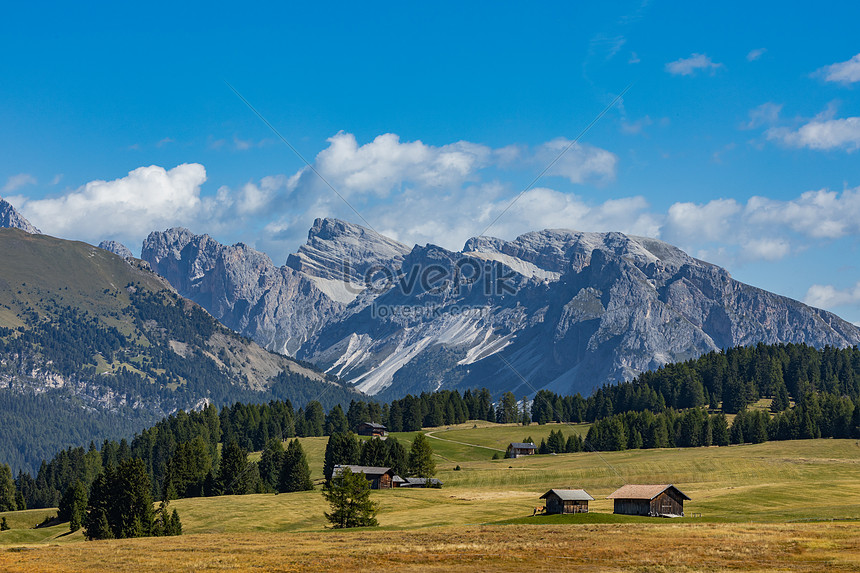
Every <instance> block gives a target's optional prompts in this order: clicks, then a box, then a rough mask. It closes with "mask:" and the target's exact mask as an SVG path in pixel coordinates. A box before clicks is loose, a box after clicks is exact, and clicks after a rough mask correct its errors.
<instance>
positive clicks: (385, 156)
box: [308, 132, 491, 196]
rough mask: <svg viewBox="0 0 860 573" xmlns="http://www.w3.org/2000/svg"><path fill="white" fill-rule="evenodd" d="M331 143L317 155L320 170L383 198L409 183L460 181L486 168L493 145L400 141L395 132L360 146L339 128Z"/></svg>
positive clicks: (339, 183)
mask: <svg viewBox="0 0 860 573" xmlns="http://www.w3.org/2000/svg"><path fill="white" fill-rule="evenodd" d="M328 141H329V143H330V145H329V147H328V148H327V149H324V150H323V151H321V152H320V153H319V154H318V155H317V157H316V168H317V170H318V171H319V172H320V173H321V174H322V175H323V177H325V178H326V180H328V181H329V182H330V183H331V184H332V185H334V187H335V188H336V189H338V191H340V192H342V193H345V194H352V193H370V194H374V195H378V196H385V195H387V194H388V193H389V192H391V191H392V190H393V189H395V188H400V187H401V186H403V185H404V184H410V183H411V184H412V185H415V186H418V187H422V188H440V187H448V186H454V185H460V184H462V183H463V182H465V181H467V180H469V179H470V178H471V177H472V176H473V175H474V173H475V171H476V170H477V169H480V168H482V167H484V166H486V165H487V162H488V160H489V158H490V155H491V150H490V148H489V147H486V146H484V145H478V144H475V143H469V142H467V141H458V142H456V143H452V144H449V145H443V146H441V147H435V146H432V145H425V144H424V143H422V142H421V141H410V142H405V143H401V142H400V137H399V136H397V135H395V134H393V133H386V134H384V135H379V136H377V137H376V138H375V139H374V140H373V141H372V142H370V143H366V144H364V145H361V146H359V145H358V142H357V141H356V139H355V136H354V135H352V134H351V133H344V132H340V133H338V134H337V135H335V136H334V137H331V138H329V140H328ZM308 176H310V174H309V175H308Z"/></svg>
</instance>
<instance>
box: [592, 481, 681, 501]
mask: <svg viewBox="0 0 860 573" xmlns="http://www.w3.org/2000/svg"><path fill="white" fill-rule="evenodd" d="M669 488H672V489H674V490H675V491H677V492H678V493H680V494H681V496H682V497H683V498H684V499H690V498H689V497H688V496H687V494H685V493H684V492H683V491H681V490H680V489H678V488H677V487H675V486H674V485H672V484H659V485H634V484H629V485H624V486H621V487H620V488H618V489H617V490H615V491H613V492H612V493H610V494H609V495H608V496H606V499H647V500H652V499H654V498H655V497H657V496H658V495H660V494H661V493H663V492H664V491H666V490H667V489H669Z"/></svg>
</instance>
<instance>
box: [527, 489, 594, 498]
mask: <svg viewBox="0 0 860 573" xmlns="http://www.w3.org/2000/svg"><path fill="white" fill-rule="evenodd" d="M551 494H555V495H557V496H558V497H559V499H561V500H562V501H594V498H593V497H591V496H590V495H588V492H587V491H585V490H584V489H551V490H549V491H548V492H546V493H545V494H543V495H542V496H540V498H539V499H545V498H548V497H549V496H550V495H551Z"/></svg>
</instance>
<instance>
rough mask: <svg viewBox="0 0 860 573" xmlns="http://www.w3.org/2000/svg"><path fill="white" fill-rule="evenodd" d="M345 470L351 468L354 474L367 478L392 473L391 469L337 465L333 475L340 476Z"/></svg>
mask: <svg viewBox="0 0 860 573" xmlns="http://www.w3.org/2000/svg"><path fill="white" fill-rule="evenodd" d="M343 468H349V470H350V471H351V472H352V473H354V474H364V475H366V476H381V475H383V474H387V473H389V472H391V473H392V474H393V473H394V472H393V471H391V468H379V467H374V466H353V465H349V464H343V465H336V466H334V470H332V475H333V476H337V475H340V474H341V472H342V471H343Z"/></svg>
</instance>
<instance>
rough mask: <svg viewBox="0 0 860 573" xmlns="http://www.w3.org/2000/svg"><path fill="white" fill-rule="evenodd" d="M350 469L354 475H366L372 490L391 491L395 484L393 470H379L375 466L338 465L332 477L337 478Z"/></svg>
mask: <svg viewBox="0 0 860 573" xmlns="http://www.w3.org/2000/svg"><path fill="white" fill-rule="evenodd" d="M343 468H349V469H350V471H351V472H352V473H354V474H364V477H366V478H367V480H368V481H369V482H370V489H391V487H392V486H393V483H394V470H393V469H391V468H378V467H373V466H353V465H348V464H344V465H336V466H334V470H333V471H332V474H331V475H332V477H337V476H339V475H340V474H341V472H342V471H343Z"/></svg>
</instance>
